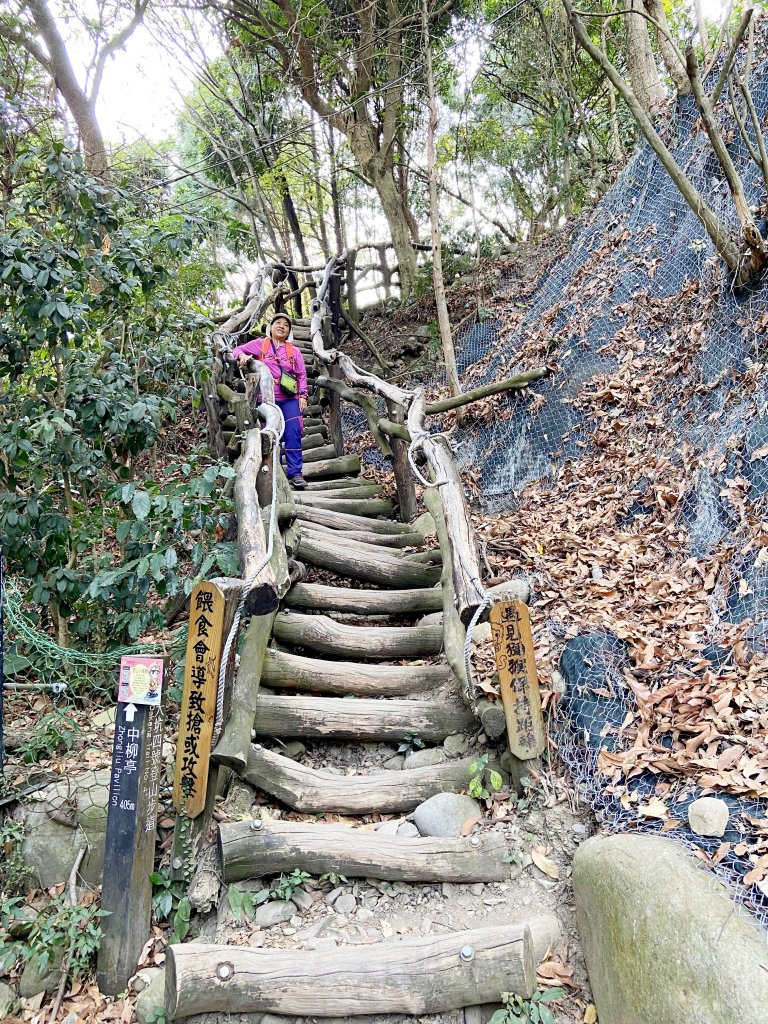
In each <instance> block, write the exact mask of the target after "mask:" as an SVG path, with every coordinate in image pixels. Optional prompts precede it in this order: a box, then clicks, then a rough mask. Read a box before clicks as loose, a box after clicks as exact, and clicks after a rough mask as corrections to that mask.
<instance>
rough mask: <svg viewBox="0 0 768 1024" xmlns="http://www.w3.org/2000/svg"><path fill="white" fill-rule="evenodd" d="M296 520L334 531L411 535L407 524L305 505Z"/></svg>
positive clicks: (297, 512)
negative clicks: (369, 531)
mask: <svg viewBox="0 0 768 1024" xmlns="http://www.w3.org/2000/svg"><path fill="white" fill-rule="evenodd" d="M296 518H297V519H301V520H303V521H304V522H307V523H319V524H320V525H321V526H328V527H330V529H332V530H373V532H374V533H385V534H400V533H410V532H411V528H410V526H409V525H408V524H407V523H397V522H394V520H391V519H371V518H370V517H369V516H353V515H350V514H349V513H348V512H337V511H335V510H334V509H330V508H315V507H310V506H309V505H303V506H302V507H301V508H297V510H296Z"/></svg>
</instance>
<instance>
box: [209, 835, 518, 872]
mask: <svg viewBox="0 0 768 1024" xmlns="http://www.w3.org/2000/svg"><path fill="white" fill-rule="evenodd" d="M254 825H257V826H258V828H256V829H254V827H253V826H254ZM218 844H219V853H220V857H221V865H222V875H223V880H224V882H225V883H227V884H228V883H230V882H238V881H240V880H241V879H244V878H262V877H265V876H270V875H279V874H280V873H281V872H285V873H286V874H288V873H290V872H291V871H293V870H294V869H295V868H296V867H297V866H298V867H300V868H301V870H302V871H308V872H309V873H310V874H311V875H314V876H315V877H319V876H320V875H323V874H325V873H326V872H328V871H334V872H336V873H337V874H340V875H344V876H345V877H346V878H381V879H387V880H389V881H392V882H396V881H405V882H453V883H455V884H462V883H470V882H494V881H501V880H502V879H504V878H506V877H508V868H507V867H506V865H505V863H504V860H503V858H504V856H505V854H506V852H507V847H506V843H505V841H504V837H503V836H502V835H501V833H500V832H483V833H481V834H479V835H474V836H467V837H465V838H463V839H434V838H429V839H420V838H419V839H416V838H414V839H406V838H404V837H403V836H391V835H383V834H381V833H379V832H368V831H364V830H363V829H360V828H350V827H349V826H347V825H324V824H312V823H306V822H297V821H258V822H245V821H238V822H228V823H225V824H223V825H221V826H220V828H219V837H218Z"/></svg>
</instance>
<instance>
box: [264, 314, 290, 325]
mask: <svg viewBox="0 0 768 1024" xmlns="http://www.w3.org/2000/svg"><path fill="white" fill-rule="evenodd" d="M275 320H287V321H288V326H289V327H290V328H293V320H291V318H290V317H289V316H288V314H287V313H275V315H274V316H273V317H272V319H271V320H270V321H269V326H270V327H271V326H272V324H273V323H274V322H275Z"/></svg>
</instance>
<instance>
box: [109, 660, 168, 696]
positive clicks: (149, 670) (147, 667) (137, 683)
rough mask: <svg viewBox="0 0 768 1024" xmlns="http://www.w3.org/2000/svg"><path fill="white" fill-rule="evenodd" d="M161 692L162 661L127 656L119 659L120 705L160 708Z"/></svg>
mask: <svg viewBox="0 0 768 1024" xmlns="http://www.w3.org/2000/svg"><path fill="white" fill-rule="evenodd" d="M162 691H163V659H162V658H144V657H140V656H137V655H132V654H131V655H128V656H127V657H124V658H121V659H120V689H119V691H118V694H117V699H118V701H119V702H120V703H121V704H149V705H151V706H153V707H159V706H160V698H161V695H162Z"/></svg>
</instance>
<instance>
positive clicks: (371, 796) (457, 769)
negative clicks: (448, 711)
mask: <svg viewBox="0 0 768 1024" xmlns="http://www.w3.org/2000/svg"><path fill="white" fill-rule="evenodd" d="M473 763H474V758H471V757H465V758H462V759H461V760H457V761H446V762H445V763H444V764H437V765H430V766H429V767H426V768H409V769H403V770H402V771H399V772H376V773H375V774H373V775H335V774H334V773H333V772H329V771H327V770H325V769H323V768H309V767H308V766H307V765H303V764H299V763H298V762H297V761H292V760H291V759H290V758H289V757H283V755H282V754H275V753H273V752H272V751H271V750H265V749H264V748H263V747H262V746H261V745H260V744H253V745H252V746H251V749H250V751H249V753H248V764H247V766H246V767H245V769H244V770H243V772H242V776H243V778H244V779H245V780H246V782H249V783H250V784H251V785H252V786H257V787H258V788H259V789H261V790H263V791H264V792H265V793H269V794H270V796H273V797H276V798H277V799H278V800H281V801H282V802H283V803H284V804H286V805H287V806H288V807H290V808H291V809H292V810H294V811H298V812H299V813H302V814H316V813H318V812H320V811H336V812H337V813H339V814H370V813H371V812H372V811H378V812H379V813H381V814H395V813H397V812H399V811H411V810H413V808H414V807H418V805H419V804H420V803H422V802H423V801H424V800H427V799H428V798H429V797H431V796H434V795H435V794H436V793H458V792H460V791H461V790H463V789H466V788H467V785H468V783H469V768H470V765H471V764H473Z"/></svg>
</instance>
